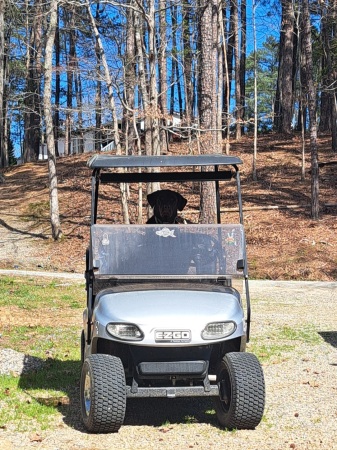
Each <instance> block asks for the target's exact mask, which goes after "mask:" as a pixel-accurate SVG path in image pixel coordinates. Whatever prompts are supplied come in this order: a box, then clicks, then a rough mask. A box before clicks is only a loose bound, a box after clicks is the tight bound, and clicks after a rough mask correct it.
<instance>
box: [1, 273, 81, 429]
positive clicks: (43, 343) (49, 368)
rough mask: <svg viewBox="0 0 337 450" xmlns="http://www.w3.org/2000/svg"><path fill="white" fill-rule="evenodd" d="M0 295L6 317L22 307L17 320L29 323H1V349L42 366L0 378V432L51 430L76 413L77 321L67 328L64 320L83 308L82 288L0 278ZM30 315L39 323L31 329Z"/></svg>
mask: <svg viewBox="0 0 337 450" xmlns="http://www.w3.org/2000/svg"><path fill="white" fill-rule="evenodd" d="M0 291H1V294H2V295H1V298H0V306H1V307H3V308H4V310H5V312H6V307H8V314H9V315H10V311H11V308H16V309H15V311H16V314H17V311H18V310H20V309H22V317H21V319H23V320H21V322H24V319H25V317H27V325H15V320H13V321H11V322H10V323H9V324H7V323H6V322H5V321H4V326H3V327H2V329H1V334H2V336H1V339H0V347H3V348H10V349H12V350H15V351H17V352H21V353H24V354H25V355H27V358H28V359H29V357H34V358H37V361H38V362H39V363H40V364H39V368H38V369H33V370H32V371H29V372H26V373H23V374H21V375H17V374H15V372H11V374H10V375H0V410H1V414H0V428H8V427H9V426H13V425H14V426H15V429H16V430H18V431H39V430H44V429H47V428H53V427H54V426H56V425H57V423H58V422H59V420H60V418H61V417H64V416H70V410H71V408H73V409H74V408H75V409H74V411H75V413H76V411H77V412H78V384H79V378H80V366H81V363H80V333H81V322H79V323H78V326H77V325H76V326H73V325H72V326H71V325H65V324H64V320H65V319H67V315H69V312H71V313H72V314H73V313H74V312H75V311H76V314H78V313H79V312H80V311H82V309H83V308H84V305H85V291H84V286H82V285H81V286H79V285H78V284H74V285H72V284H69V283H67V284H62V282H60V281H59V280H56V281H49V280H47V281H46V280H35V279H29V278H11V277H0ZM72 311H73V312H72ZM30 317H38V319H39V320H38V321H37V322H38V323H40V324H37V325H29V318H30ZM72 405H75V406H72ZM76 405H77V406H76ZM74 411H73V412H72V413H71V414H72V415H74ZM75 415H76V414H75Z"/></svg>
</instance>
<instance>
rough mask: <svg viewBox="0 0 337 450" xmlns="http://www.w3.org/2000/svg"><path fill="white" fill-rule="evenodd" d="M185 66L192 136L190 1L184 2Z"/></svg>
mask: <svg viewBox="0 0 337 450" xmlns="http://www.w3.org/2000/svg"><path fill="white" fill-rule="evenodd" d="M182 8H183V10H182V14H183V66H184V81H185V83H184V85H185V117H186V124H187V126H188V127H189V129H188V134H189V136H190V134H191V129H190V127H191V125H192V122H193V84H192V60H193V55H192V48H191V39H190V27H191V5H190V3H189V0H183V3H182Z"/></svg>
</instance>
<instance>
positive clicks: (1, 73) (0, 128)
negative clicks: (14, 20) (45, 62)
mask: <svg viewBox="0 0 337 450" xmlns="http://www.w3.org/2000/svg"><path fill="white" fill-rule="evenodd" d="M4 15H5V1H4V0H0V167H5V166H6V165H7V164H6V157H5V153H4V120H5V118H4V114H3V110H4V108H3V106H4V95H3V94H4V86H5V83H4V79H5V21H4Z"/></svg>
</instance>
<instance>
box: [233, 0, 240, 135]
mask: <svg viewBox="0 0 337 450" xmlns="http://www.w3.org/2000/svg"><path fill="white" fill-rule="evenodd" d="M233 33H234V66H235V72H234V77H235V118H236V126H235V135H236V139H237V140H240V139H241V84H240V81H241V77H240V52H239V8H238V3H237V0H234V1H233Z"/></svg>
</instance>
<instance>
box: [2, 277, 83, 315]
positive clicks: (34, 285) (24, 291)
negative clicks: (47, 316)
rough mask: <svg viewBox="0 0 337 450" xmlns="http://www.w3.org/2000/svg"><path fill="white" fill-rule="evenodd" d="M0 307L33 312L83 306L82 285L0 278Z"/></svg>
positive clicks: (56, 281) (54, 281) (57, 281)
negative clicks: (46, 308)
mask: <svg viewBox="0 0 337 450" xmlns="http://www.w3.org/2000/svg"><path fill="white" fill-rule="evenodd" d="M0 292H1V296H0V307H1V306H11V305H15V306H17V307H18V308H22V309H27V310H34V309H37V308H41V307H48V308H60V307H64V306H70V307H72V308H75V309H76V308H79V307H81V306H83V305H84V303H83V302H84V299H85V295H84V288H83V286H82V285H78V284H69V283H62V282H60V280H52V281H50V280H41V279H35V278H34V279H30V278H13V277H0Z"/></svg>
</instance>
